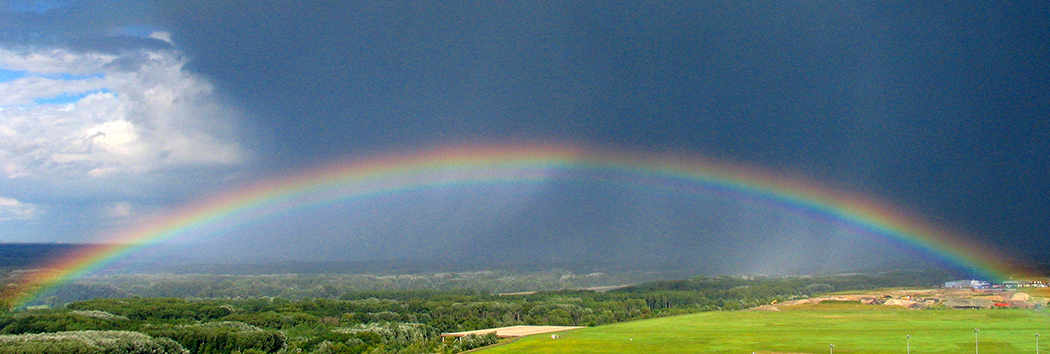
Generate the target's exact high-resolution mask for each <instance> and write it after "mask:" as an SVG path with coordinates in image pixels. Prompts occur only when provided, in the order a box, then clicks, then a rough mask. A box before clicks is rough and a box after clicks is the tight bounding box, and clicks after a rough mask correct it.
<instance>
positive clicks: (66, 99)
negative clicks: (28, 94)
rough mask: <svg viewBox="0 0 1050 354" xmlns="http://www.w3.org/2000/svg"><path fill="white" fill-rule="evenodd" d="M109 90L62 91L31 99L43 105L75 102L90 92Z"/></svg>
mask: <svg viewBox="0 0 1050 354" xmlns="http://www.w3.org/2000/svg"><path fill="white" fill-rule="evenodd" d="M109 92H112V91H110V90H105V89H104V90H98V91H90V92H81V93H64V94H61V95H58V96H54V97H48V98H38V99H35V100H33V102H36V104H41V105H43V104H68V103H76V102H77V101H80V99H82V98H84V97H87V96H88V95H90V94H94V93H109Z"/></svg>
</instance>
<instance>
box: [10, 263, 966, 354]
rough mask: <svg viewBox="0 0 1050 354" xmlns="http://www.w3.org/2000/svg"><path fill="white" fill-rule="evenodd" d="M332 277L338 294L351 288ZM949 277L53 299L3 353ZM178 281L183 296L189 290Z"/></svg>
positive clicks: (14, 333) (484, 320)
mask: <svg viewBox="0 0 1050 354" xmlns="http://www.w3.org/2000/svg"><path fill="white" fill-rule="evenodd" d="M252 277H253V276H236V277H195V278H193V279H194V282H195V283H194V287H198V286H203V287H204V288H207V287H209V286H211V287H212V288H225V289H232V288H233V287H232V286H231V285H230V284H254V282H238V281H236V280H238V279H242V278H252ZM331 277H332V278H331V279H328V280H329V281H332V282H336V283H338V279H343V278H342V277H344V276H331ZM946 277H948V275H946V274H945V273H943V272H938V271H909V272H905V271H901V272H886V273H875V274H848V275H827V276H781V277H764V276H722V277H693V278H688V279H680V280H662V281H655V282H647V283H641V284H638V285H634V286H626V287H621V288H616V289H612V290H608V291H604V292H600V291H594V290H568V289H563V290H552V291H540V292H525V293H512V294H500V293H493V292H488V291H485V290H479V289H491V288H493V287H494V285H492V284H487V285H486V284H484V283H485V282H484V281H479V283H478V284H480V285H483V286H480V287H478V288H469V287H459V288H444V287H446V286H449V285H448V284H445V285H441V286H435V287H436V288H434V289H419V288H416V289H378V290H346V291H343V290H340V291H339V292H338V293H336V292H335V290H333V293H330V294H327V296H323V297H307V296H301V297H296V298H287V297H281V296H255V295H247V296H230V295H231V294H233V292H232V290H230V291H231V292H230V293H222V295H221V296H214V297H202V296H185V297H176V296H168V297H154V296H142V295H140V294H135V293H132V292H130V291H132V289H135V288H134V287H129V288H117V287H113V289H114V290H115V292H116V293H119V294H120V295H126V296H119V297H117V296H115V297H99V298H94V299H90V300H83V301H74V302H68V303H63V302H57V301H56V300H55V299H56V298H55V296H54V295H52V297H51V304H50V305H45V306H35V307H31V308H26V309H16V310H14V311H9V312H6V313H3V314H2V315H0V348H3V349H0V353H58V352H63V353H66V352H68V353H202V354H203V353H209V354H210V353H240V354H246V353H405V354H408V353H435V352H440V353H456V352H460V351H464V350H469V349H472V348H476V347H479V346H485V345H490V344H493V343H495V342H496V340H497V339H496V338H495V337H494V336H472V337H468V338H463V339H460V340H443V339H442V337H441V336H440V334H441V333H446V332H456V331H467V330H475V329H483V328H491V327H501V326H510V325H523V324H524V325H569V326H601V325H604V324H610V323H616V322H624V321H634V320H640V319H646V318H652V317H659V316H668V315H675V314H684V313H692V312H700V311H729V310H740V309H745V308H749V307H754V306H758V305H762V304H766V303H769V302H771V301H774V300H777V301H783V300H790V299H798V298H805V297H808V296H812V295H816V294H821V293H827V292H833V291H841V290H858V289H871V288H887V287H918V286H931V285H936V284H937V283H939V282H941V281H943V280H944V279H946ZM325 278H326V276H323V275H315V276H310V277H307V278H306V281H304V282H303V284H300V285H304V286H307V287H312V286H314V285H316V284H315V282H320V281H322V280H323V279H325ZM446 278H448V279H458V278H457V277H454V276H448V277H446ZM153 279H154V280H157V279H158V278H153ZM159 279H163V278H159ZM179 279H182V278H175V280H176V281H175V283H176V284H182V282H183V281H185V279H182V280H181V281H179ZM267 279H268V278H267ZM275 279H286V278H281V277H278V278H275ZM493 279H500V278H498V277H496V278H493ZM493 281H495V280H493ZM208 282H211V283H212V284H210V285H209V284H208ZM163 283H164V282H163V281H158V282H157V284H154V285H153V288H163ZM280 286H283V287H288V286H290V284H288V283H287V282H285V283H281V284H280ZM495 287H498V286H495ZM176 288H178V287H177V286H176ZM322 288H323V287H322ZM140 289H143V288H140ZM333 289H334V288H333ZM338 289H343V288H338ZM246 293H248V294H252V293H253V292H252V291H251V289H246ZM80 295H81V296H83V295H86V294H80Z"/></svg>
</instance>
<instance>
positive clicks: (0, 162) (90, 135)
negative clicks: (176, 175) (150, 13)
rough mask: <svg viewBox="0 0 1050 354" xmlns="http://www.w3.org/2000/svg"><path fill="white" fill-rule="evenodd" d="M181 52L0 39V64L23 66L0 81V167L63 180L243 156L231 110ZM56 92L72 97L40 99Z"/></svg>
mask: <svg viewBox="0 0 1050 354" xmlns="http://www.w3.org/2000/svg"><path fill="white" fill-rule="evenodd" d="M157 37H159V38H168V36H167V35H166V34H157ZM186 62H187V60H186V59H185V58H184V57H182V56H181V55H180V53H179V52H178V51H176V50H151V49H139V50H128V51H123V52H120V53H117V54H112V53H94V52H90V51H87V52H85V51H72V50H68V49H61V48H49V49H40V48H21V49H9V48H0V68H2V69H7V70H16V71H23V72H26V73H27V74H26V76H25V77H22V78H19V79H16V80H12V81H8V82H3V83H0V168H2V171H0V172H2V173H3V174H4V177H6V178H9V179H11V178H39V179H63V180H65V181H69V180H71V179H72V180H75V179H78V178H88V179H90V178H99V177H104V176H111V175H141V174H145V173H148V172H151V171H157V170H171V169H178V168H184V167H199V166H215V165H231V164H236V163H238V162H240V161H242V160H243V158H244V151H243V149H242V148H241V147H240V146H239V144H238V142H237V141H236V139H235V138H234V137H233V130H234V129H233V125H232V124H233V123H232V122H233V121H234V119H235V117H236V115H237V110H236V109H234V108H233V107H231V106H228V105H225V104H223V103H222V102H221V101H220V100H219V99H217V98H216V97H215V94H214V93H213V87H212V86H211V84H210V83H209V82H208V81H207V80H205V79H203V78H200V77H197V76H195V75H193V74H192V73H189V72H187V71H186V70H183V66H184V65H185V64H186ZM58 96H68V97H72V98H73V99H72V100H70V102H63V103H58V104H46V103H42V102H46V100H47V99H49V98H54V97H58Z"/></svg>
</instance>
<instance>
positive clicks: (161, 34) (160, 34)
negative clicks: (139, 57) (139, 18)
mask: <svg viewBox="0 0 1050 354" xmlns="http://www.w3.org/2000/svg"><path fill="white" fill-rule="evenodd" d="M149 38H153V39H159V40H162V41H165V42H168V43H173V42H172V41H171V32H167V31H156V32H153V33H150V34H149Z"/></svg>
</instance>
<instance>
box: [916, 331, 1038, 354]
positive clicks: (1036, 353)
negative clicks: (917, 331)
mask: <svg viewBox="0 0 1050 354" xmlns="http://www.w3.org/2000/svg"><path fill="white" fill-rule="evenodd" d="M904 338H907V339H908V354H911V335H910V334H909V335H906V336H904ZM1035 354H1039V353H1035Z"/></svg>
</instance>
